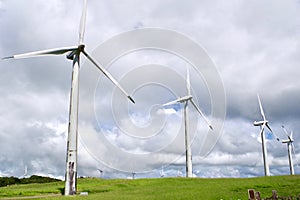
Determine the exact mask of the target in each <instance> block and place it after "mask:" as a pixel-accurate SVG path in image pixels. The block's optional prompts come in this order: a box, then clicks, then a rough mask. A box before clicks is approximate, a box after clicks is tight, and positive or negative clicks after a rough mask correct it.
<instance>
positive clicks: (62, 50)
mask: <svg viewBox="0 0 300 200" xmlns="http://www.w3.org/2000/svg"><path fill="white" fill-rule="evenodd" d="M77 49H78V47H77V46H73V47H61V48H55V49H47V50H42V51H33V52H29V53H23V54H17V55H13V56H8V57H4V58H2V59H11V58H14V59H19V58H30V57H37V56H46V55H61V54H65V53H67V52H70V51H74V50H77Z"/></svg>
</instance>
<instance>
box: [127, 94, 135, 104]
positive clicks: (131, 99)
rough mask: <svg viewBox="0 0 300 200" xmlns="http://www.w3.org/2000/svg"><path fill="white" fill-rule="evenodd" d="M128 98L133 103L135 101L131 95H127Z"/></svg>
mask: <svg viewBox="0 0 300 200" xmlns="http://www.w3.org/2000/svg"><path fill="white" fill-rule="evenodd" d="M128 99H129V100H130V101H131V102H132V103H134V104H135V101H134V100H133V98H132V97H131V96H128Z"/></svg>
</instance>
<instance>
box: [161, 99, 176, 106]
mask: <svg viewBox="0 0 300 200" xmlns="http://www.w3.org/2000/svg"><path fill="white" fill-rule="evenodd" d="M178 100H179V99H176V100H174V101H170V102H168V103H165V104H163V106H169V105H173V104H177V103H179V102H178Z"/></svg>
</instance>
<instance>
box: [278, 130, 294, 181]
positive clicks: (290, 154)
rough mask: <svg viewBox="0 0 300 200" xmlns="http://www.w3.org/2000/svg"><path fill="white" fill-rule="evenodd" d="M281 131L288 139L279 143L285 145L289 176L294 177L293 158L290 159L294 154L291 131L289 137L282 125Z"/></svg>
mask: <svg viewBox="0 0 300 200" xmlns="http://www.w3.org/2000/svg"><path fill="white" fill-rule="evenodd" d="M282 129H283V130H284V132H285V134H286V136H287V137H288V139H287V140H282V141H281V142H282V143H286V144H287V148H288V156H289V164H290V174H291V175H294V174H295V171H294V165H293V158H292V152H293V153H295V152H294V145H293V142H294V139H293V131H291V134H290V135H289V134H288V132H287V131H286V129H285V128H284V126H283V125H282Z"/></svg>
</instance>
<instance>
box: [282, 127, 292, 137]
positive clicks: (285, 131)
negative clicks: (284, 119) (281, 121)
mask: <svg viewBox="0 0 300 200" xmlns="http://www.w3.org/2000/svg"><path fill="white" fill-rule="evenodd" d="M281 127H282V129H283V131H284V133H285V134H286V136H288V137H290V136H289V134H288V132H287V130H286V129H285V127H284V126H283V125H282V126H281Z"/></svg>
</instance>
